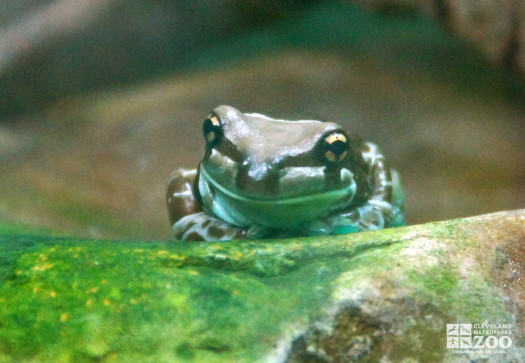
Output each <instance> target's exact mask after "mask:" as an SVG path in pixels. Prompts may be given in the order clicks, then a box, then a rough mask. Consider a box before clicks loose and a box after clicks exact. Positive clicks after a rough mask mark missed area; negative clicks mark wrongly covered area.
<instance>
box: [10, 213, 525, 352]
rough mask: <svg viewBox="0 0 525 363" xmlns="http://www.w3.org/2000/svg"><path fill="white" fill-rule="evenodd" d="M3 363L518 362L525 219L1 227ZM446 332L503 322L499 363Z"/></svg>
mask: <svg viewBox="0 0 525 363" xmlns="http://www.w3.org/2000/svg"><path fill="white" fill-rule="evenodd" d="M0 249H1V251H0V279H1V281H2V285H1V287H0V362H4V361H5V362H10V361H16V362H19V361H32V362H48V361H60V362H73V361H74V362H82V361H104V362H112V361H115V362H131V361H141V362H148V361H151V362H171V361H176V362H179V361H180V362H185V361H194V362H233V361H237V362H252V361H287V362H303V361H308V362H332V361H333V362H346V361H354V360H355V361H357V360H359V361H365V362H376V361H379V360H380V359H383V360H384V361H392V362H400V361H405V362H406V361H428V362H438V361H454V362H455V361H458V362H459V361H468V360H469V359H477V358H488V359H490V360H491V361H516V362H518V361H524V360H525V348H524V346H525V339H524V336H525V334H524V333H525V329H524V328H525V323H524V321H523V313H524V311H525V299H524V297H525V284H524V283H523V278H524V277H523V271H524V264H525V210H521V211H514V212H502V213H497V214H492V215H486V216H480V217H473V218H468V219H460V220H452V221H446V222H439V223H432V224H426V225H418V226H410V227H403V228H396V229H388V230H383V231H378V232H366V233H358V234H352V235H345V236H329V237H315V238H297V239H286V240H262V241H233V242H226V243H224V242H221V243H183V242H123V241H96V240H79V239H75V238H63V237H43V236H38V235H33V234H23V231H22V230H21V229H20V228H17V229H16V231H13V230H11V229H10V228H1V229H0ZM447 323H472V324H482V323H493V324H511V330H512V335H511V338H512V346H511V347H509V348H507V349H505V350H504V351H505V352H504V353H500V354H490V353H480V351H479V350H478V351H476V352H475V351H474V349H470V350H469V349H467V350H463V351H465V352H463V353H457V351H458V350H454V349H450V348H447V345H446V340H447V333H446V324H447Z"/></svg>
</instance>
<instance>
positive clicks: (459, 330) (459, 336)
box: [447, 324, 512, 349]
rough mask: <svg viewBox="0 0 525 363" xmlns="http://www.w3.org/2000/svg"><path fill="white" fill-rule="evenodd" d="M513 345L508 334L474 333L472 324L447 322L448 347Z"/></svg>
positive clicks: (470, 347) (496, 347) (466, 347)
mask: <svg viewBox="0 0 525 363" xmlns="http://www.w3.org/2000/svg"><path fill="white" fill-rule="evenodd" d="M511 345H512V339H511V338H510V337H509V336H508V335H503V336H495V335H489V336H486V335H473V334H472V324H447V348H451V349H506V348H509V347H510V346H511Z"/></svg>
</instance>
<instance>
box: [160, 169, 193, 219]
mask: <svg viewBox="0 0 525 363" xmlns="http://www.w3.org/2000/svg"><path fill="white" fill-rule="evenodd" d="M193 179H194V174H188V173H187V170H184V169H178V170H176V171H175V172H174V173H173V174H172V175H171V177H170V180H169V182H168V188H167V191H166V203H167V206H168V215H169V220H170V223H171V225H173V224H174V223H175V222H177V221H178V220H179V219H181V218H182V217H185V216H187V215H190V214H194V213H198V212H201V211H202V210H201V208H200V205H199V204H198V203H197V202H196V201H195V199H194V198H193V188H192V183H193Z"/></svg>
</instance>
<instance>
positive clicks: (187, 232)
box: [166, 169, 246, 241]
mask: <svg viewBox="0 0 525 363" xmlns="http://www.w3.org/2000/svg"><path fill="white" fill-rule="evenodd" d="M197 177H198V176H197V172H196V170H187V169H177V170H176V171H174V172H173V174H172V175H171V176H170V177H169V179H168V187H167V194H166V201H167V204H168V214H169V218H170V224H171V226H172V229H173V232H174V233H175V237H176V238H177V239H183V240H185V241H221V240H231V239H240V238H245V235H246V229H244V228H239V227H236V226H233V225H231V224H229V223H226V222H224V221H222V220H220V219H218V218H216V217H214V216H211V215H209V214H207V213H206V212H204V211H203V210H202V208H201V206H200V203H199V202H198V200H197V199H196V198H195V193H194V191H193V188H194V185H195V179H196V178H197Z"/></svg>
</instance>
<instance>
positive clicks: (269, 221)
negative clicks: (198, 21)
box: [166, 105, 406, 241]
mask: <svg viewBox="0 0 525 363" xmlns="http://www.w3.org/2000/svg"><path fill="white" fill-rule="evenodd" d="M202 133H203V137H204V142H205V147H204V154H203V157H202V159H201V161H200V162H199V164H198V166H197V168H196V169H184V168H179V169H176V170H175V171H174V172H173V173H172V174H171V175H170V177H169V178H168V181H167V184H166V185H167V188H166V190H167V191H166V202H167V207H168V215H169V221H170V225H171V227H172V230H173V233H174V235H175V238H176V239H178V240H185V241H228V240H242V239H262V238H273V237H275V238H277V237H279V238H280V237H282V238H285V237H293V236H320V235H331V234H333V235H340V234H347V233H354V232H361V231H373V230H378V229H383V228H388V227H396V226H401V225H405V224H406V222H405V218H404V199H405V198H404V191H403V186H402V184H401V180H400V177H399V174H398V173H397V172H396V171H395V170H394V169H390V167H389V166H388V164H387V162H386V160H385V158H384V156H383V153H382V151H381V149H380V148H379V147H378V146H377V145H376V144H375V143H372V142H368V141H365V140H364V139H362V138H361V137H360V136H358V135H357V134H353V133H348V132H346V131H345V130H344V129H343V128H342V127H341V126H340V125H338V124H337V123H334V122H329V121H319V120H296V121H289V120H283V119H273V118H270V117H268V116H265V115H263V114H258V113H242V112H241V111H239V110H237V109H236V108H234V107H231V106H226V105H222V106H219V107H216V108H215V109H213V111H212V112H211V113H210V114H209V115H208V117H207V118H206V119H205V120H204V122H203V125H202Z"/></svg>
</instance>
